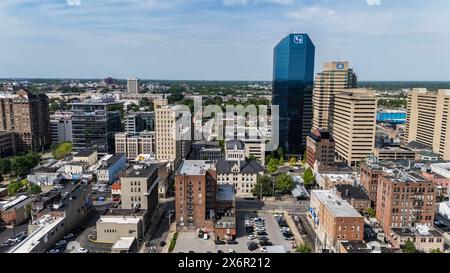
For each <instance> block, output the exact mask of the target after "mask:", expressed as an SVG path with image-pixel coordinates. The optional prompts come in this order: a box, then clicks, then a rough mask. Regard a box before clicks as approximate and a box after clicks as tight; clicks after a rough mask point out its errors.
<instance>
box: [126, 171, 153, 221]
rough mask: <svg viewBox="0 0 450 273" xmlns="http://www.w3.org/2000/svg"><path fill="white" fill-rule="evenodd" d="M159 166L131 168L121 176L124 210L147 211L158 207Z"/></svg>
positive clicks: (149, 211)
mask: <svg viewBox="0 0 450 273" xmlns="http://www.w3.org/2000/svg"><path fill="white" fill-rule="evenodd" d="M157 179H158V166H157V165H150V166H148V167H147V166H145V167H136V168H134V167H131V168H129V169H128V170H126V171H125V173H124V174H122V175H121V176H120V187H121V189H120V192H121V200H122V209H139V210H147V213H148V214H149V215H153V214H154V213H155V212H156V208H157V207H158V182H157Z"/></svg>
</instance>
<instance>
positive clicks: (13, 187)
mask: <svg viewBox="0 0 450 273" xmlns="http://www.w3.org/2000/svg"><path fill="white" fill-rule="evenodd" d="M20 188H21V186H20V183H19V182H17V181H14V182H11V183H9V184H8V195H9V196H14V195H16V194H17V193H18V192H19V190H20Z"/></svg>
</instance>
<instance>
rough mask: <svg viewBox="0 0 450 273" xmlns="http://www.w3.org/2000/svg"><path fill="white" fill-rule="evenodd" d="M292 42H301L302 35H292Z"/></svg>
mask: <svg viewBox="0 0 450 273" xmlns="http://www.w3.org/2000/svg"><path fill="white" fill-rule="evenodd" d="M294 43H296V44H303V36H302V35H295V36H294Z"/></svg>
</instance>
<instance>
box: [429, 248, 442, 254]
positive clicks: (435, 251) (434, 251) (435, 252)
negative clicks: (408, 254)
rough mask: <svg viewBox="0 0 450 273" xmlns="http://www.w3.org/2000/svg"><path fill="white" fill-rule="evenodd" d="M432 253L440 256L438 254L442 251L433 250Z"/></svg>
mask: <svg viewBox="0 0 450 273" xmlns="http://www.w3.org/2000/svg"><path fill="white" fill-rule="evenodd" d="M431 253H434V254H438V253H442V252H441V250H440V249H438V248H436V249H433V250H431Z"/></svg>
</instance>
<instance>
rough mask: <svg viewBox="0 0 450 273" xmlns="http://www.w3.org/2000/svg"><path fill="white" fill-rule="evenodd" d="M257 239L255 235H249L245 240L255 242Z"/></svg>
mask: <svg viewBox="0 0 450 273" xmlns="http://www.w3.org/2000/svg"><path fill="white" fill-rule="evenodd" d="M256 238H257V237H256V236H255V235H249V236H248V237H247V239H249V240H255V239H256Z"/></svg>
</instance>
